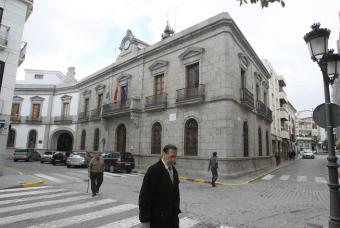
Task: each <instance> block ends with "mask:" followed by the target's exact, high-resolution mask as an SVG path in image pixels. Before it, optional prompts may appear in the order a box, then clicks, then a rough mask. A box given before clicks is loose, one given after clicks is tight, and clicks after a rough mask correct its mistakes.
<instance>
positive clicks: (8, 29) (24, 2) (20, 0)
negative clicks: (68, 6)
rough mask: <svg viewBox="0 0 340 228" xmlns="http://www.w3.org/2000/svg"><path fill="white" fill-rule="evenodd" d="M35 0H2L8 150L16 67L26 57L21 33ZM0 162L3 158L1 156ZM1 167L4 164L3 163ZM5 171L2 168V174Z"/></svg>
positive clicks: (0, 144) (1, 130)
mask: <svg viewBox="0 0 340 228" xmlns="http://www.w3.org/2000/svg"><path fill="white" fill-rule="evenodd" d="M32 9H33V0H10V1H6V0H0V89H1V91H0V151H1V153H4V152H5V151H6V140H7V134H8V129H9V116H10V113H11V105H12V98H13V92H14V84H15V78H16V73H17V67H18V66H19V65H20V64H21V63H22V62H23V61H24V59H25V51H26V43H25V42H23V41H22V34H23V30H24V25H25V23H26V20H27V19H28V17H29V16H30V14H31V12H32ZM0 162H1V159H0ZM0 167H2V165H1V164H0ZM1 174H2V171H1V168H0V175H1Z"/></svg>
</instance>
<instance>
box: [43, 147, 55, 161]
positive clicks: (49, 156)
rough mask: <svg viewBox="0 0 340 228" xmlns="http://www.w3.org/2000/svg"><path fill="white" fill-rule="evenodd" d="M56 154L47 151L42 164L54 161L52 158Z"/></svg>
mask: <svg viewBox="0 0 340 228" xmlns="http://www.w3.org/2000/svg"><path fill="white" fill-rule="evenodd" d="M54 153H55V151H50V150H48V151H45V153H44V154H43V155H42V157H41V160H40V163H44V162H51V160H52V156H53V154H54Z"/></svg>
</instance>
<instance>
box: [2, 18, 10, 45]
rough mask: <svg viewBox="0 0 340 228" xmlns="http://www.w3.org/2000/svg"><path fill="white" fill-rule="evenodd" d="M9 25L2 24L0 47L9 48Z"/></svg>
mask: <svg viewBox="0 0 340 228" xmlns="http://www.w3.org/2000/svg"><path fill="white" fill-rule="evenodd" d="M8 33H9V27H8V26H6V25H3V24H0V49H5V48H7V43H8Z"/></svg>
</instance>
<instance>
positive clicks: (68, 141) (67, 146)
mask: <svg viewBox="0 0 340 228" xmlns="http://www.w3.org/2000/svg"><path fill="white" fill-rule="evenodd" d="M72 146H73V138H72V135H71V134H70V133H66V132H65V133H62V134H60V135H59V137H58V142H57V150H58V151H71V150H72Z"/></svg>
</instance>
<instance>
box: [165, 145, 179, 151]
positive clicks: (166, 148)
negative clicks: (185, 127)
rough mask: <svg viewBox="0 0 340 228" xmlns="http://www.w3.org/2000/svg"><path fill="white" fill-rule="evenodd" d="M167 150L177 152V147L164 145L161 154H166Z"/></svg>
mask: <svg viewBox="0 0 340 228" xmlns="http://www.w3.org/2000/svg"><path fill="white" fill-rule="evenodd" d="M169 150H177V147H176V146H175V145H173V144H167V145H165V147H164V148H163V152H164V153H168V151H169Z"/></svg>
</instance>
